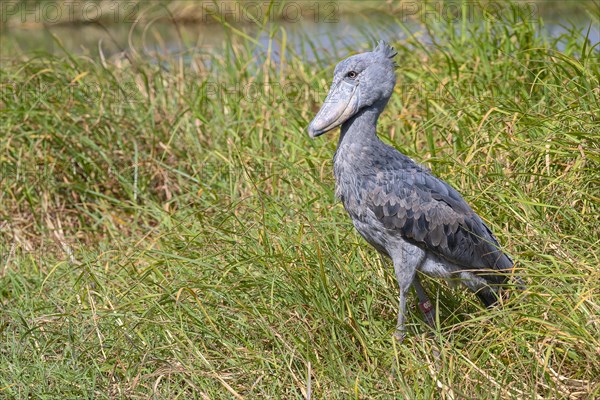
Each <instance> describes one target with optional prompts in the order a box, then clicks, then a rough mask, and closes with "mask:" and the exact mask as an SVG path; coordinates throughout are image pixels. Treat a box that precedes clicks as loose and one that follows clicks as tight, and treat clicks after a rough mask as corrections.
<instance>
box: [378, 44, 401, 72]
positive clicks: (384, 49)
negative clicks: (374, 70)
mask: <svg viewBox="0 0 600 400" xmlns="http://www.w3.org/2000/svg"><path fill="white" fill-rule="evenodd" d="M373 53H379V54H381V55H383V56H384V57H386V58H390V59H392V58H394V57H396V55H397V54H398V52H397V51H396V50H394V48H393V47H392V46H390V45H389V44H388V43H387V42H386V41H385V40H380V41H379V43H378V44H377V47H375V49H373ZM394 68H398V64H396V62H394Z"/></svg>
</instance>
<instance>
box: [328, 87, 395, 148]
mask: <svg viewBox="0 0 600 400" xmlns="http://www.w3.org/2000/svg"><path fill="white" fill-rule="evenodd" d="M388 100H389V99H382V100H380V101H378V102H376V103H375V104H373V105H372V106H370V107H365V108H363V109H361V110H359V111H358V112H357V113H356V114H354V115H353V116H352V117H351V118H350V119H348V120H347V121H346V122H344V123H343V124H342V129H341V132H340V140H339V142H338V147H340V146H341V144H342V143H357V142H368V141H379V138H378V137H377V131H376V127H377V119H378V118H379V115H380V114H381V112H382V111H383V109H384V108H385V105H386V104H387V102H388Z"/></svg>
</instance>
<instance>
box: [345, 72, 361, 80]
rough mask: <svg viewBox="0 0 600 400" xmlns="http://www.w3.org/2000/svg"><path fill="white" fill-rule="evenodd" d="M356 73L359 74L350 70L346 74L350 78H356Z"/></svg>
mask: <svg viewBox="0 0 600 400" xmlns="http://www.w3.org/2000/svg"><path fill="white" fill-rule="evenodd" d="M356 75H358V74H357V73H356V72H354V71H350V72H348V73H347V74H346V76H347V77H348V78H350V79H354V78H356Z"/></svg>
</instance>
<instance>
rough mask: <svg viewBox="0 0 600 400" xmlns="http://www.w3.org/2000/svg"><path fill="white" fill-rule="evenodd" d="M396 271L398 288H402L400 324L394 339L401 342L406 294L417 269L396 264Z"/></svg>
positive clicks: (399, 313)
mask: <svg viewBox="0 0 600 400" xmlns="http://www.w3.org/2000/svg"><path fill="white" fill-rule="evenodd" d="M394 271H395V273H396V280H397V281H398V287H399V288H400V296H399V300H400V301H399V305H398V323H397V324H396V332H395V333H394V337H395V338H396V340H398V341H399V342H401V341H402V340H403V339H404V336H405V332H404V330H405V329H404V319H405V313H406V294H407V293H408V290H409V289H410V285H411V283H412V282H413V278H414V276H415V272H416V268H408V267H406V266H405V265H398V264H396V263H394Z"/></svg>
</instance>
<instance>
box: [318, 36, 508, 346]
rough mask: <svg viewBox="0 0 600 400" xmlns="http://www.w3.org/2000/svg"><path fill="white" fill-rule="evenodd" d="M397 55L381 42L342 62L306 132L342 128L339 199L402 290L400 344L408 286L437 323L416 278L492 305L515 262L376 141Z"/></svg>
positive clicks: (458, 201)
mask: <svg viewBox="0 0 600 400" xmlns="http://www.w3.org/2000/svg"><path fill="white" fill-rule="evenodd" d="M396 54H397V53H396V52H395V51H394V49H393V48H392V47H390V46H389V45H388V44H386V43H385V42H383V41H381V42H379V44H378V46H377V47H376V48H375V49H374V50H373V51H372V52H367V53H362V54H357V55H354V56H352V57H349V58H347V59H345V60H343V61H341V62H340V63H339V64H338V65H337V66H336V67H335V70H334V76H333V82H332V84H331V88H330V91H329V94H328V95H327V98H326V99H325V102H324V104H323V106H322V107H321V109H320V110H319V111H318V113H317V115H316V116H315V118H314V119H313V120H312V122H311V123H310V125H309V127H308V133H309V135H310V137H311V138H315V137H317V136H319V135H322V134H323V133H325V132H327V131H330V130H332V129H334V128H335V127H337V126H340V125H341V132H340V137H339V143H338V147H337V151H336V152H335V156H334V159H333V169H334V175H335V181H336V196H337V197H338V198H339V199H340V200H341V201H342V203H343V204H344V208H345V209H346V211H347V212H348V214H349V215H350V218H352V222H353V223H354V226H355V228H356V230H357V231H358V232H359V233H360V234H361V236H362V237H364V238H365V239H366V240H367V242H369V243H370V244H371V245H372V246H373V247H374V248H375V249H377V250H378V251H379V252H380V253H382V254H383V255H385V256H387V257H389V258H391V260H392V262H393V265H394V271H395V275H396V279H397V281H398V286H399V287H400V296H399V297H400V305H399V309H398V323H397V326H396V333H395V336H396V337H397V338H398V339H402V338H403V337H404V320H405V309H406V296H407V292H408V290H409V289H410V286H411V285H412V286H414V288H415V290H416V293H417V296H418V298H419V306H420V309H421V311H422V312H423V314H424V315H425V320H426V321H427V323H429V324H430V325H434V321H435V310H434V308H433V307H432V304H431V301H430V300H429V298H428V297H427V294H426V293H425V291H424V290H423V287H422V285H421V282H420V281H419V275H418V273H417V271H420V272H422V273H425V274H427V275H429V276H433V277H441V278H445V279H450V280H459V281H460V282H461V283H462V284H464V285H465V286H467V287H468V288H469V289H471V290H472V291H473V292H475V293H476V295H477V297H478V298H479V299H480V300H481V301H482V302H483V303H484V304H485V305H486V306H492V305H494V304H495V303H496V302H497V300H498V295H499V293H498V291H499V287H500V286H501V285H502V284H504V283H506V281H507V278H508V275H509V274H510V271H511V270H512V266H513V262H512V261H511V259H510V258H509V257H508V256H507V255H506V254H505V253H504V252H502V251H501V250H500V249H499V245H498V241H497V240H496V238H495V237H494V235H493V234H492V232H491V231H490V229H489V228H488V227H487V226H486V224H485V223H484V222H483V221H482V220H481V218H480V217H479V216H478V215H477V214H476V213H475V212H474V211H473V210H472V209H471V207H469V205H468V204H467V203H466V202H465V200H464V199H463V198H462V197H461V195H460V194H459V193H458V192H457V191H456V190H454V189H453V188H452V187H451V186H450V185H448V184H447V183H446V182H444V181H442V180H441V179H439V178H437V177H435V176H434V175H432V174H431V173H430V172H429V170H428V169H427V168H425V167H423V166H421V165H419V164H417V163H415V162H414V161H413V160H412V159H410V158H409V157H407V156H405V155H404V154H402V153H400V152H399V151H397V150H396V149H395V148H393V147H391V146H389V145H387V144H385V143H383V142H382V141H381V140H380V139H379V138H378V137H377V134H376V125H377V119H378V118H379V115H380V114H381V112H382V111H383V109H384V108H385V106H386V104H387V102H388V100H389V99H390V96H391V95H392V92H393V90H394V85H395V84H396V76H395V73H394V69H395V68H396V67H397V66H396V64H395V63H394V61H393V58H394V56H395V55H396Z"/></svg>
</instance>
